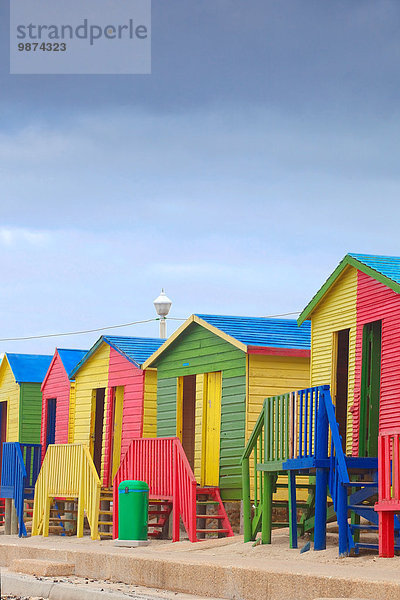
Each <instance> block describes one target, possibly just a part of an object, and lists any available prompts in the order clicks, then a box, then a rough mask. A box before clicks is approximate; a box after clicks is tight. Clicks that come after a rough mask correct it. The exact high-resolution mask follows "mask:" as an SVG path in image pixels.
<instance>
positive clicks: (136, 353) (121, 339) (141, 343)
mask: <svg viewBox="0 0 400 600" xmlns="http://www.w3.org/2000/svg"><path fill="white" fill-rule="evenodd" d="M103 340H104V341H105V342H107V343H108V344H110V346H112V347H113V348H115V350H118V352H121V353H122V354H125V356H126V357H127V358H129V359H130V360H132V361H134V362H135V363H136V364H137V365H142V364H143V363H144V362H145V360H147V359H148V358H149V356H151V355H152V354H153V352H155V351H156V350H158V348H159V347H160V346H161V344H163V343H164V342H165V340H163V339H161V338H140V337H128V336H127V337H125V336H119V335H105V336H103Z"/></svg>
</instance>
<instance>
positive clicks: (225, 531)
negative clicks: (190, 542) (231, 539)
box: [196, 529, 229, 533]
mask: <svg viewBox="0 0 400 600" xmlns="http://www.w3.org/2000/svg"><path fill="white" fill-rule="evenodd" d="M196 531H197V533H228V532H229V529H196Z"/></svg>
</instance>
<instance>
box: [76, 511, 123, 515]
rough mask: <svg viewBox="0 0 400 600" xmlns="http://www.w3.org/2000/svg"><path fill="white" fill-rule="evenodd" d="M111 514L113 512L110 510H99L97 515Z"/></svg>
mask: <svg viewBox="0 0 400 600" xmlns="http://www.w3.org/2000/svg"><path fill="white" fill-rule="evenodd" d="M68 512H69V511H68ZM112 514H113V511H112V510H99V515H112Z"/></svg>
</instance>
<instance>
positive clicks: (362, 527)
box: [350, 523, 379, 531]
mask: <svg viewBox="0 0 400 600" xmlns="http://www.w3.org/2000/svg"><path fill="white" fill-rule="evenodd" d="M350 529H351V530H355V529H357V530H360V531H363V530H365V531H379V527H378V525H363V524H362V523H360V524H358V523H352V524H351V525H350Z"/></svg>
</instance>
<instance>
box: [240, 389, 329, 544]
mask: <svg viewBox="0 0 400 600" xmlns="http://www.w3.org/2000/svg"><path fill="white" fill-rule="evenodd" d="M319 392H320V388H319V387H315V388H307V389H305V390H300V391H296V392H290V393H286V394H282V395H279V396H272V397H270V398H266V399H265V400H264V404H263V408H262V410H261V412H260V415H259V417H258V419H257V422H256V425H255V427H254V429H253V432H252V434H251V436H250V438H249V440H248V442H247V444H246V448H245V450H244V453H243V455H242V459H241V462H242V486H243V518H244V522H243V526H244V541H245V542H247V541H250V540H252V539H255V536H256V534H257V532H258V531H259V530H260V526H261V541H262V543H263V544H268V543H270V541H271V522H272V494H273V490H274V487H275V484H276V481H277V477H278V474H279V473H283V472H286V471H285V469H284V468H283V463H284V462H286V461H287V460H289V459H294V458H295V459H305V460H306V459H309V458H310V457H312V456H313V455H314V452H315V440H314V435H315V431H316V423H317V412H318V402H319ZM293 485H295V484H294V478H293V477H291V476H290V475H289V478H288V491H289V497H290V495H291V493H292V489H291V488H292V486H293ZM252 504H253V506H254V514H253V515H252ZM292 510H296V508H295V506H293V504H292V503H290V502H289V511H292ZM292 517H293V515H291V514H289V522H293V518H292Z"/></svg>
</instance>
